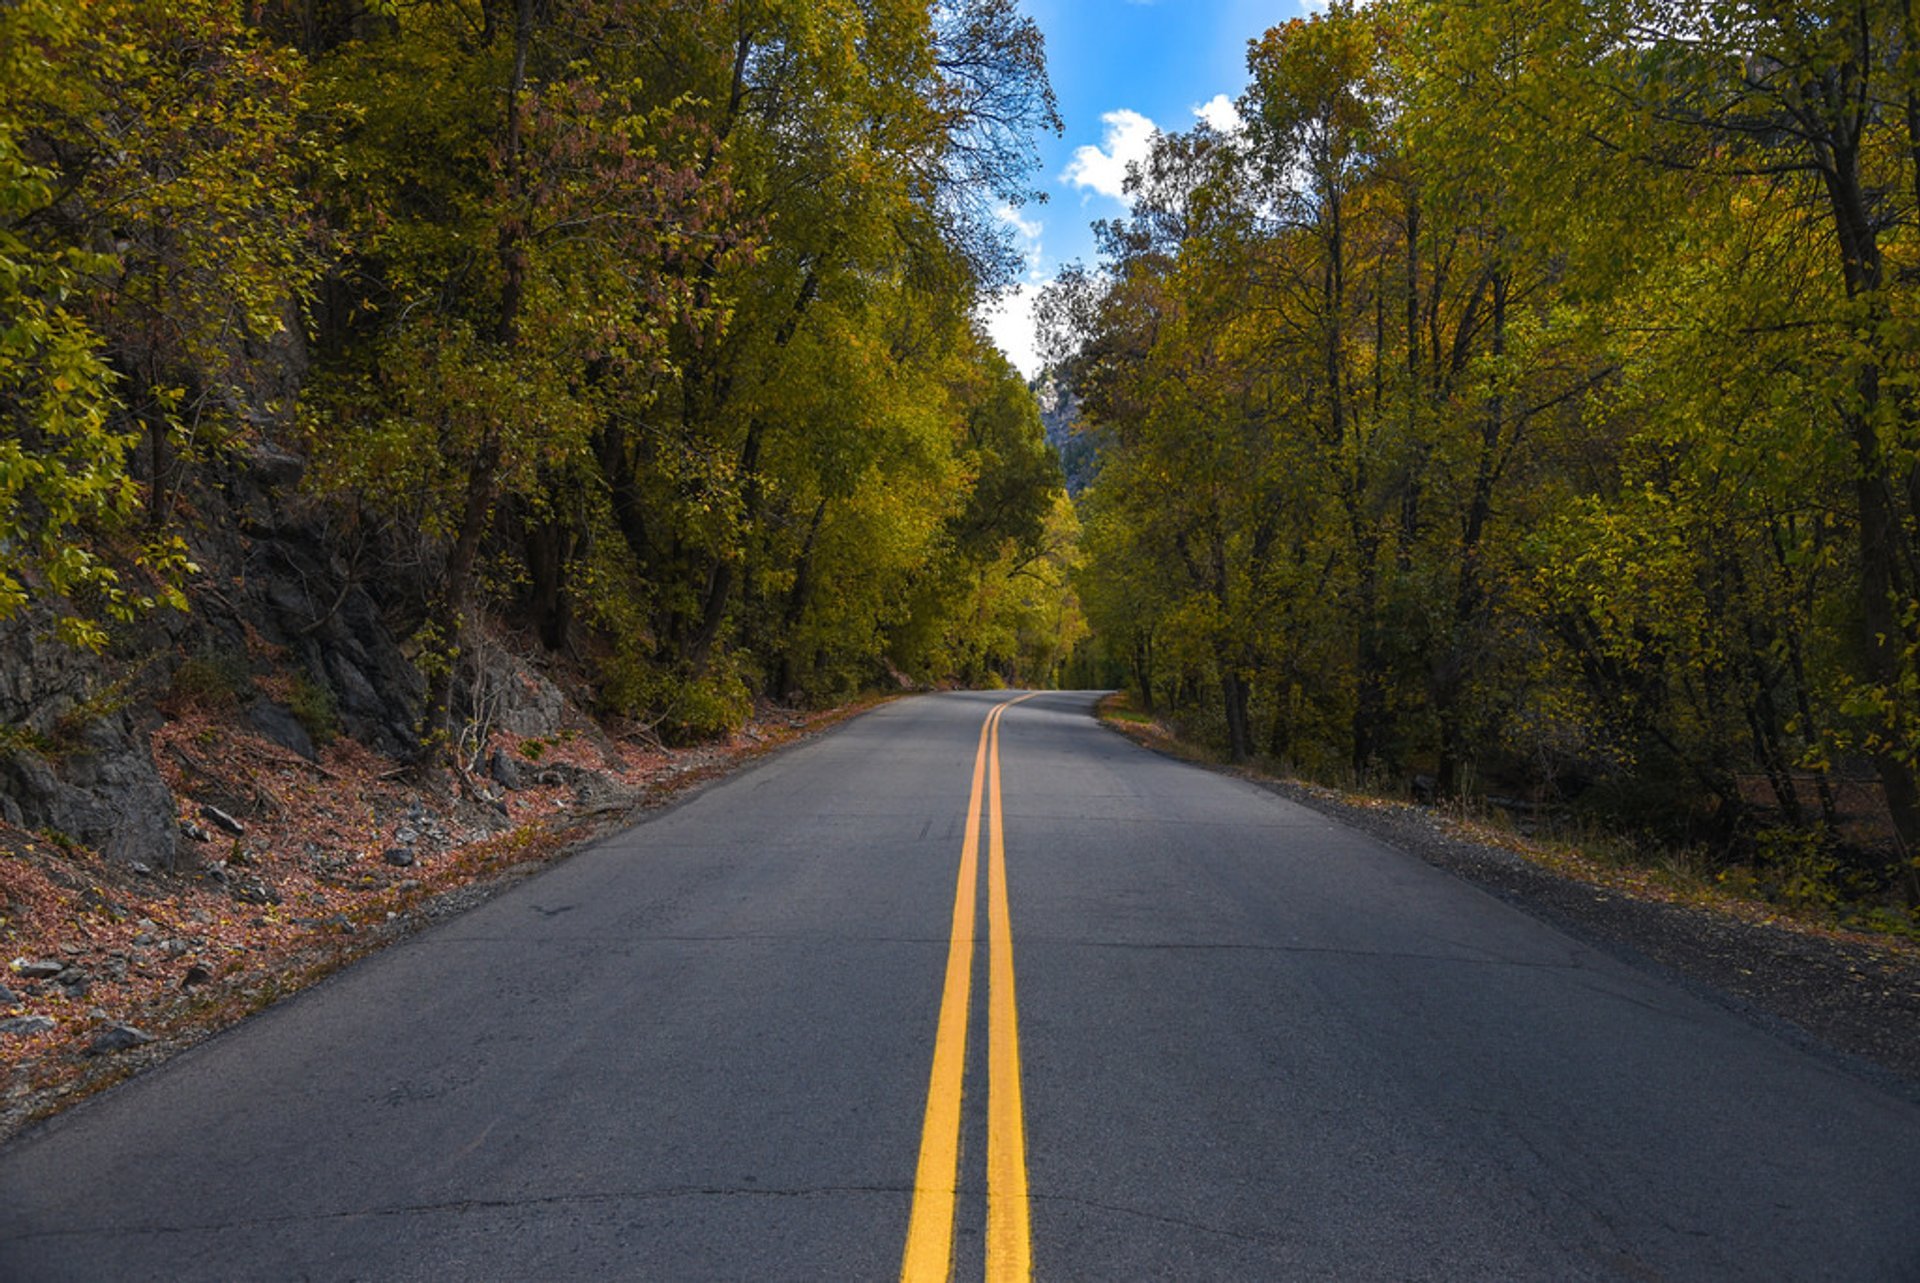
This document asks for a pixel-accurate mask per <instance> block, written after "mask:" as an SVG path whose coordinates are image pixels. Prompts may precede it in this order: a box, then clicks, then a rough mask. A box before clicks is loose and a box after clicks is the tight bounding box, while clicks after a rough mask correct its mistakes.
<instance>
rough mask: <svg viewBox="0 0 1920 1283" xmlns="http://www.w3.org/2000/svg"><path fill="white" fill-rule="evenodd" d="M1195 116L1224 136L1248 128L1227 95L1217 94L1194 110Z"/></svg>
mask: <svg viewBox="0 0 1920 1283" xmlns="http://www.w3.org/2000/svg"><path fill="white" fill-rule="evenodd" d="M1193 114H1194V115H1195V116H1197V117H1199V118H1200V119H1201V120H1204V121H1206V122H1207V124H1208V125H1210V126H1212V127H1213V128H1214V129H1215V130H1217V131H1218V132H1220V133H1223V134H1237V133H1239V132H1240V131H1241V130H1242V129H1245V128H1246V127H1247V122H1246V121H1244V120H1242V119H1240V110H1239V108H1237V107H1235V106H1234V105H1233V99H1231V98H1229V97H1227V96H1226V95H1225V94H1215V95H1214V96H1213V97H1211V98H1209V99H1207V101H1205V102H1203V103H1201V104H1200V105H1199V106H1198V107H1195V108H1194V109H1193Z"/></svg>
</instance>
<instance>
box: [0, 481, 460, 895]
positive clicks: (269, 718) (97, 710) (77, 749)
mask: <svg viewBox="0 0 1920 1283" xmlns="http://www.w3.org/2000/svg"><path fill="white" fill-rule="evenodd" d="M303 467H304V465H303V462H302V461H301V460H300V459H299V457H298V456H295V455H292V454H288V453H286V452H285V451H282V450H278V449H275V448H272V447H268V446H260V447H256V448H255V449H254V450H253V452H252V453H251V455H250V456H248V457H246V458H244V459H241V460H239V461H238V462H237V463H236V464H235V465H234V466H233V467H232V468H231V469H230V470H229V471H228V473H227V475H226V476H225V477H224V478H222V479H221V483H220V485H219V487H218V488H217V489H216V490H211V491H209V492H207V493H203V494H196V495H195V496H194V503H195V507H196V509H197V510H198V513H199V516H200V520H199V521H198V522H197V523H196V525H195V528H194V531H193V534H192V547H191V552H192V555H193V559H194V561H195V562H196V563H198V564H199V565H200V567H201V573H200V574H199V575H198V576H196V577H195V578H194V580H193V581H191V582H190V583H189V584H188V585H187V587H188V595H189V597H190V598H191V599H192V601H193V610H192V612H191V613H189V614H187V615H185V616H180V615H172V614H165V613H163V614H161V615H158V616H155V617H154V618H153V619H151V620H149V621H148V622H147V623H146V624H144V625H143V626H142V628H141V630H140V634H141V635H140V636H139V637H137V638H135V639H132V640H129V641H127V642H126V643H125V644H124V646H123V648H122V650H121V653H118V654H109V655H94V654H89V653H87V652H84V651H79V650H75V649H74V648H72V647H69V646H67V645H65V644H63V643H61V642H59V641H58V640H56V639H55V638H54V636H53V633H52V629H51V627H50V625H51V622H52V618H53V614H52V611H51V610H50V609H45V608H40V609H34V610H30V611H27V612H23V613H22V614H21V615H18V616H16V617H15V618H14V619H12V620H9V621H7V622H6V623H4V624H0V730H3V731H5V732H8V733H7V734H5V735H4V736H0V820H5V821H7V822H8V823H12V824H15V825H19V826H21V827H25V828H32V829H50V830H54V831H57V832H59V833H62V834H65V835H67V836H68V837H71V838H73V839H74V840H75V841H77V842H80V843H83V844H85V845H87V846H90V847H94V848H96V849H98V850H99V851H101V852H102V853H103V854H104V855H105V856H107V857H108V858H109V859H113V860H120V861H124V862H127V863H138V864H144V865H147V866H150V867H161V868H171V867H173V865H174V862H175V848H176V844H177V843H178V842H179V840H180V839H179V836H178V829H177V825H176V820H175V807H174V799H173V797H172V794H171V793H170V792H169V791H168V789H167V787H166V784H165V783H164V781H163V780H162V779H161V776H160V773H159V771H158V770H157V769H156V768H155V765H154V761H153V755H152V749H151V747H150V743H149V738H148V733H149V732H150V731H151V729H152V726H153V723H152V721H151V717H152V714H151V713H146V714H142V713H141V712H140V710H141V709H142V707H143V705H145V704H146V703H147V702H149V701H151V700H153V699H155V698H157V697H158V696H160V695H161V694H163V693H164V692H165V691H166V690H167V689H168V686H169V684H170V682H171V675H172V672H173V670H174V669H175V667H176V666H177V665H178V664H179V663H180V662H181V661H182V660H183V659H184V658H186V657H188V656H196V655H198V656H205V655H218V656H230V657H234V663H235V665H236V666H237V667H238V668H240V670H241V671H243V672H244V671H245V670H246V666H247V665H248V663H249V656H252V655H255V654H257V652H258V650H259V649H260V643H262V642H264V643H265V645H266V647H268V648H272V649H274V650H276V651H277V652H278V653H279V654H280V655H281V656H282V658H281V659H280V660H279V661H278V662H277V663H276V664H275V665H274V667H276V668H277V669H278V670H280V671H282V672H284V671H285V670H287V669H292V670H293V671H295V672H296V673H304V674H305V677H306V679H307V680H308V681H310V682H312V683H314V684H315V686H317V687H319V688H322V689H324V690H325V691H326V692H327V693H329V694H330V695H331V697H332V701H333V705H334V708H335V710H336V716H337V720H338V724H339V729H341V730H342V731H344V732H345V733H347V734H349V735H352V736H354V737H355V738H358V739H360V740H362V741H363V742H365V743H367V744H369V745H371V746H373V747H375V748H377V749H380V750H382V751H384V752H388V753H392V754H396V755H402V754H405V753H406V752H407V751H409V750H410V748H411V747H412V744H413V725H414V722H415V720H416V718H417V716H418V709H419V707H420V702H421V696H422V694H423V692H424V689H425V684H424V682H423V681H422V680H421V677H420V674H419V672H418V671H417V670H416V669H415V668H414V666H413V664H412V662H411V661H410V660H409V659H408V658H407V656H406V655H405V654H404V653H403V652H402V650H401V648H400V645H399V642H398V640H397V638H396V636H395V630H394V628H393V626H392V625H391V623H390V621H389V619H388V617H387V613H386V612H385V611H383V609H382V607H381V605H380V603H379V602H377V601H376V600H375V599H374V598H373V596H371V595H370V593H369V591H368V589H367V587H365V586H363V584H362V583H361V582H360V580H361V577H360V576H357V575H356V574H355V572H354V568H353V566H352V565H351V564H350V560H349V559H348V558H347V557H346V556H345V555H343V553H342V552H341V550H340V549H339V548H338V547H337V546H335V542H336V541H335V539H334V536H333V534H332V532H331V530H330V528H329V527H328V525H327V524H326V523H325V522H324V521H323V520H321V518H320V516H319V515H318V514H319V510H318V507H317V505H316V504H314V503H313V502H312V501H310V500H305V499H302V498H300V497H299V496H298V494H297V492H296V489H295V487H297V484H298V482H299V480H300V476H301V472H302V470H303ZM129 654H131V655H134V656H136V657H137V658H136V659H129V658H128V656H129ZM255 666H256V667H257V666H258V665H257V664H256V665H255ZM248 680H249V681H250V680H251V678H250V676H249V678H248ZM250 693H251V692H243V693H242V694H243V697H244V696H245V695H246V694H250ZM245 715H246V717H247V719H248V721H249V722H250V723H251V725H252V727H253V728H254V729H255V730H256V731H258V732H259V733H261V734H262V735H264V736H265V737H266V738H268V739H270V740H272V741H274V742H276V743H279V744H281V745H283V746H285V747H286V748H288V749H290V750H291V751H293V752H296V753H299V754H301V755H302V756H304V757H308V758H312V757H313V756H314V753H315V749H314V744H313V741H312V736H311V733H310V732H309V730H308V729H307V727H306V726H304V725H303V724H302V722H301V720H300V718H298V717H296V716H295V714H294V711H293V710H292V709H290V708H288V707H286V706H285V705H282V704H278V703H275V702H273V701H270V700H266V699H264V698H255V699H252V700H251V701H250V702H249V703H248V705H247V708H246V713H245Z"/></svg>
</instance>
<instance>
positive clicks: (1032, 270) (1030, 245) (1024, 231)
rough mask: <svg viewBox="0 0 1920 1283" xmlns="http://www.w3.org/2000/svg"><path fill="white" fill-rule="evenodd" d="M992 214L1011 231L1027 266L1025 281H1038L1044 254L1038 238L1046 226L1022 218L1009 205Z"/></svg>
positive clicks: (1017, 211) (1015, 244)
mask: <svg viewBox="0 0 1920 1283" xmlns="http://www.w3.org/2000/svg"><path fill="white" fill-rule="evenodd" d="M993 212H994V216H995V217H997V218H998V219H999V220H1000V221H1001V222H1003V223H1005V224H1006V225H1007V226H1008V227H1009V228H1011V229H1012V231H1013V243H1014V246H1015V247H1016V248H1017V249H1019V251H1020V257H1021V258H1022V259H1023V260H1024V261H1025V262H1026V265H1027V279H1028V280H1038V279H1039V277H1040V259H1041V256H1042V255H1043V253H1044V252H1045V251H1044V249H1043V248H1042V246H1041V244H1040V237H1041V235H1042V234H1043V233H1045V232H1046V230H1047V225H1046V224H1045V223H1043V222H1041V221H1040V220H1039V219H1037V218H1022V217H1021V216H1020V211H1019V210H1017V209H1015V208H1014V207H1013V206H1011V205H1002V206H1000V207H999V208H998V209H996V210H994V211H993Z"/></svg>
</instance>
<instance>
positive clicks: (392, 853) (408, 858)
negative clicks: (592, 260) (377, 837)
mask: <svg viewBox="0 0 1920 1283" xmlns="http://www.w3.org/2000/svg"><path fill="white" fill-rule="evenodd" d="M380 858H381V859H383V860H385V861H386V862H387V863H388V864H391V865H393V866H394V867H395V868H399V869H406V868H411V867H413V852H411V851H409V850H407V848H406V847H404V846H390V847H388V848H387V849H386V850H385V851H383V852H381V855H380Z"/></svg>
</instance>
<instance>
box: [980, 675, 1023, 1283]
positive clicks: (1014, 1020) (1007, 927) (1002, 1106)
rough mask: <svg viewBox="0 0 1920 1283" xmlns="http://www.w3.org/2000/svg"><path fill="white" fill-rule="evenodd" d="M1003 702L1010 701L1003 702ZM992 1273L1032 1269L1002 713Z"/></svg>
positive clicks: (995, 870)
mask: <svg viewBox="0 0 1920 1283" xmlns="http://www.w3.org/2000/svg"><path fill="white" fill-rule="evenodd" d="M1000 707H1001V708H1003V709H1004V708H1006V707H1007V705H1005V704H1002V705H1001V706H1000ZM987 753H988V766H987V790H988V792H987V797H988V803H987V810H988V822H987V837H988V850H989V856H988V864H987V936H988V965H987V1001H988V1007H987V1278H988V1280H989V1283H1002V1281H1007V1283H1014V1281H1021V1283H1023V1281H1024V1280H1026V1279H1029V1278H1031V1277H1032V1276H1033V1234H1032V1227H1031V1224H1030V1222H1029V1218H1028V1207H1027V1124H1026V1115H1025V1112H1024V1110H1023V1108H1022V1105H1021V1096H1020V1022H1019V1016H1018V1013H1017V1009H1016V1007H1015V1005H1014V995H1013V920H1012V918H1011V917H1010V916H1009V914H1008V911H1007V846H1006V839H1005V836H1004V834H1003V831H1002V827H1001V821H1000V721H999V719H998V718H996V719H995V720H994V722H993V743H992V746H991V747H990V748H989V749H988V750H987Z"/></svg>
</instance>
